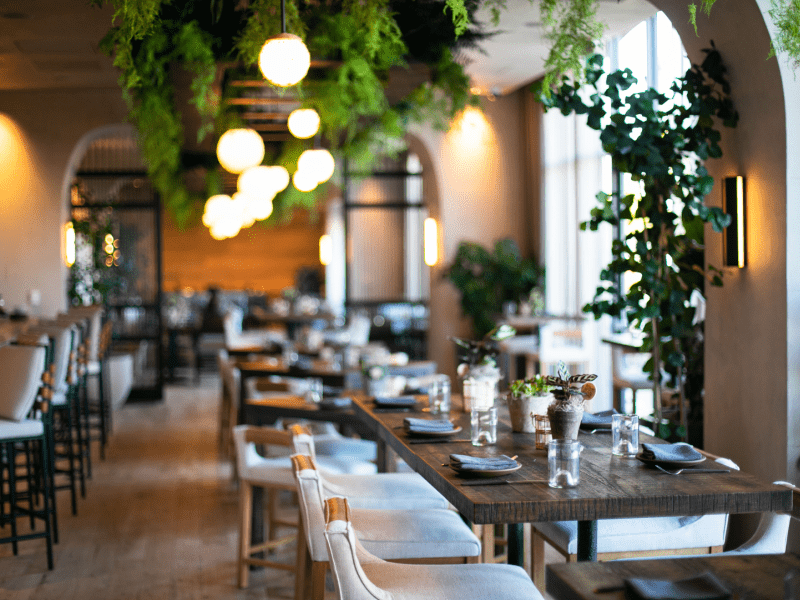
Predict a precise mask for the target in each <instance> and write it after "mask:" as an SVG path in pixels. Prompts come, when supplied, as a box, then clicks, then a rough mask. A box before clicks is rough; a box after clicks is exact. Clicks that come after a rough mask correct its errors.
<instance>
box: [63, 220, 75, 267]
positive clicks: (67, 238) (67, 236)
mask: <svg viewBox="0 0 800 600" xmlns="http://www.w3.org/2000/svg"><path fill="white" fill-rule="evenodd" d="M64 264H65V265H67V266H68V267H71V266H72V265H74V264H75V227H74V226H73V225H72V223H67V224H66V225H64Z"/></svg>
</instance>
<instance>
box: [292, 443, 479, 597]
mask: <svg viewBox="0 0 800 600" xmlns="http://www.w3.org/2000/svg"><path fill="white" fill-rule="evenodd" d="M292 464H293V467H294V476H295V479H296V481H297V493H298V497H299V503H300V529H301V535H300V536H299V539H298V548H297V575H296V579H295V582H296V583H295V600H302V599H303V598H309V597H310V598H311V599H312V600H322V599H323V597H324V595H325V574H326V572H327V569H328V550H327V548H326V547H325V517H324V510H325V500H326V495H325V491H324V489H323V486H322V478H321V477H320V474H319V472H318V471H317V468H316V466H315V464H314V461H313V460H312V458H311V457H310V456H306V455H300V454H295V455H294V456H292ZM352 517H353V522H354V526H355V528H356V531H357V534H358V539H359V541H360V542H361V543H362V544H363V545H364V547H365V548H366V549H367V550H368V551H369V552H370V553H371V554H374V555H375V556H377V557H379V558H382V559H384V560H392V561H402V562H414V563H426V562H435V563H441V562H453V563H467V562H473V563H474V562H477V559H478V557H479V556H480V552H481V545H480V542H479V541H478V538H477V537H475V535H474V534H473V533H472V531H471V529H470V528H469V527H468V526H467V525H466V524H465V523H464V521H462V520H461V518H460V517H459V515H458V514H457V513H456V512H455V511H452V510H446V509H441V508H435V509H422V510H420V509H416V510H408V509H404V508H403V507H402V504H400V503H398V506H397V508H394V509H381V510H375V509H359V508H354V509H353V510H352ZM305 583H310V590H304V587H305V585H304V584H305ZM304 592H310V593H304Z"/></svg>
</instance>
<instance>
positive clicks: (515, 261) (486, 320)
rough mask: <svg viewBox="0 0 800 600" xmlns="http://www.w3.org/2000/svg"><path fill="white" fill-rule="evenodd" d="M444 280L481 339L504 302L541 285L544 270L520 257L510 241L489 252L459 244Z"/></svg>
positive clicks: (533, 262) (525, 294)
mask: <svg viewBox="0 0 800 600" xmlns="http://www.w3.org/2000/svg"><path fill="white" fill-rule="evenodd" d="M444 277H446V278H447V279H449V280H450V282H451V283H452V284H453V285H454V286H455V287H456V289H457V290H458V291H459V293H460V295H461V309H462V310H463V311H464V314H465V315H467V316H469V317H471V318H472V326H473V329H474V330H475V333H476V335H478V336H483V335H485V334H486V333H487V332H490V331H492V330H493V329H494V327H495V321H496V318H497V315H498V314H500V313H501V311H502V307H503V302H507V301H512V302H517V301H519V300H520V299H521V298H523V297H527V295H528V294H529V293H530V291H531V290H532V289H533V288H535V287H540V286H542V285H543V284H544V267H542V266H539V265H538V264H537V263H536V262H535V261H534V260H532V259H528V258H523V257H522V254H521V253H520V250H519V247H518V246H517V244H516V242H514V241H513V240H511V239H503V240H499V241H498V242H496V243H495V245H494V248H493V249H492V250H488V249H486V248H484V247H483V246H481V245H480V244H476V243H474V242H461V243H460V244H459V245H458V248H457V249H456V255H455V257H454V259H453V263H452V264H451V265H450V266H449V267H448V268H447V270H446V272H445V273H444Z"/></svg>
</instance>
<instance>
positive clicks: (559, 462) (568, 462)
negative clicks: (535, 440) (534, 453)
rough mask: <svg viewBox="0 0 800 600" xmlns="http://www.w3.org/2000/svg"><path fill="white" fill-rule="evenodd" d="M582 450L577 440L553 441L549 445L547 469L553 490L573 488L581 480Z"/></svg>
mask: <svg viewBox="0 0 800 600" xmlns="http://www.w3.org/2000/svg"><path fill="white" fill-rule="evenodd" d="M581 450H583V446H582V445H581V443H580V442H578V441H576V440H551V441H550V443H549V444H547V467H548V471H549V474H550V480H549V485H550V487H552V488H571V487H575V486H576V485H578V483H579V482H580V480H581Z"/></svg>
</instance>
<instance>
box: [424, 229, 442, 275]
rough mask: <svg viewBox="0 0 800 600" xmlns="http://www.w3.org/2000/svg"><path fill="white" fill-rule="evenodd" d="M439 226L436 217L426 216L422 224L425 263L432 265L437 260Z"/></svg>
mask: <svg viewBox="0 0 800 600" xmlns="http://www.w3.org/2000/svg"><path fill="white" fill-rule="evenodd" d="M438 230H439V228H438V227H437V225H436V219H432V218H430V217H428V218H427V219H425V222H424V223H423V226H422V233H423V241H424V255H425V264H426V265H428V266H429V267H432V266H434V265H435V264H436V263H437V262H438V261H439V231H438Z"/></svg>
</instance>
